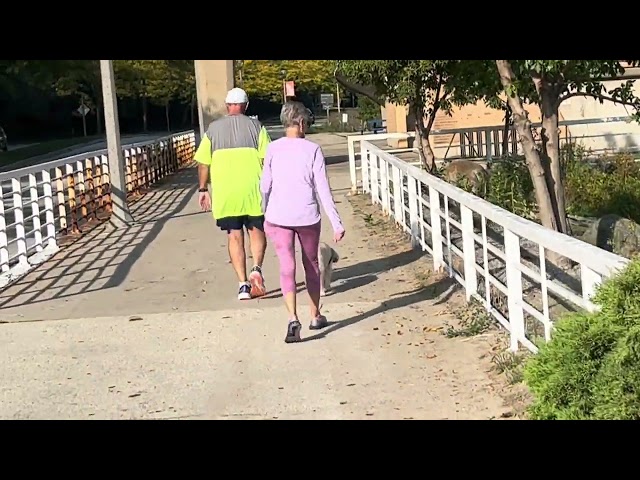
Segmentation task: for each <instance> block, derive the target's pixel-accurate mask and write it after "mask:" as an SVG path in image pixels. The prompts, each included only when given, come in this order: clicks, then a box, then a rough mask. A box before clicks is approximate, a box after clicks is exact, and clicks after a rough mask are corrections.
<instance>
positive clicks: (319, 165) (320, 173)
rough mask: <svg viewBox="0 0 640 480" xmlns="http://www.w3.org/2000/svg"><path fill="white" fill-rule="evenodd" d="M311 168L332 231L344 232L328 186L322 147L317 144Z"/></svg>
mask: <svg viewBox="0 0 640 480" xmlns="http://www.w3.org/2000/svg"><path fill="white" fill-rule="evenodd" d="M312 168H313V183H314V185H315V188H316V192H318V196H319V197H320V203H322V208H324V211H325V213H326V214H327V216H328V217H329V221H330V222H331V226H332V227H333V231H334V232H335V233H338V232H344V227H343V226H342V220H341V219H340V214H339V213H338V210H337V209H336V203H335V202H334V200H333V195H332V193H331V187H330V186H329V177H328V175H327V164H326V161H325V159H324V154H323V153H322V148H320V146H318V149H317V150H316V153H315V157H314V159H313V167H312Z"/></svg>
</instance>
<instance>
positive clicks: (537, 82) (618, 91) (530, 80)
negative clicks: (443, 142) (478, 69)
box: [489, 60, 640, 108]
mask: <svg viewBox="0 0 640 480" xmlns="http://www.w3.org/2000/svg"><path fill="white" fill-rule="evenodd" d="M509 62H510V64H511V68H512V69H513V72H514V74H515V77H516V80H515V82H514V84H513V88H512V90H511V91H510V92H507V93H508V94H511V95H515V94H518V95H520V98H522V99H523V100H526V101H530V102H532V103H538V104H540V103H541V102H542V97H543V96H544V95H547V96H549V97H552V100H553V103H554V105H555V106H556V108H557V107H558V106H559V105H560V103H561V102H562V101H564V100H565V99H567V98H569V97H572V96H589V97H594V98H596V99H598V100H599V101H600V103H603V102H604V101H607V100H611V101H618V102H621V103H626V104H629V105H632V106H635V107H638V106H640V99H638V98H637V97H636V96H635V95H634V93H633V84H634V80H628V81H624V82H621V83H620V85H619V86H618V87H616V88H614V89H612V90H610V91H607V89H606V87H605V86H604V84H603V78H611V77H617V76H620V75H622V74H623V73H624V71H625V68H624V67H623V66H622V65H621V64H620V60H509ZM628 62H629V63H630V64H631V65H635V64H636V63H637V62H638V61H637V60H628ZM489 88H494V85H490V86H489Z"/></svg>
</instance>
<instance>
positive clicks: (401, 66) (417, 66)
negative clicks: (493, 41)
mask: <svg viewBox="0 0 640 480" xmlns="http://www.w3.org/2000/svg"><path fill="white" fill-rule="evenodd" d="M483 63H484V62H481V61H476V60H338V61H337V68H338V70H339V71H340V72H341V73H342V74H344V75H345V76H346V77H347V78H349V79H351V80H353V81H355V82H358V83H360V84H363V85H372V86H374V87H375V88H376V91H377V92H378V93H379V94H380V96H384V97H386V98H388V99H389V100H390V101H391V102H393V103H398V104H401V105H410V106H412V107H414V108H416V109H417V110H418V111H420V110H422V111H423V112H424V114H425V115H426V116H430V115H433V114H435V112H436V111H437V110H439V109H441V110H443V111H445V112H447V113H448V112H450V111H451V107H452V106H453V105H463V104H466V103H470V102H475V101H476V100H477V99H479V98H481V97H482V95H485V94H486V91H487V89H488V86H489V84H490V81H489V76H485V75H482V74H483V72H486V69H485V70H482V69H481V68H480V66H481V65H482V64H483ZM493 72H494V79H495V77H496V75H495V69H494V70H493ZM472 73H475V74H479V75H482V77H481V78H482V80H480V79H476V78H473V77H472V76H471V74H472ZM494 85H496V83H495V81H494ZM494 93H495V92H494Z"/></svg>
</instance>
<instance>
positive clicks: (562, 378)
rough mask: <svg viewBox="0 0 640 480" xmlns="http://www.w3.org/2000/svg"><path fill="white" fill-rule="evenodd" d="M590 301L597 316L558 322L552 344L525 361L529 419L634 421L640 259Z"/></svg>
mask: <svg viewBox="0 0 640 480" xmlns="http://www.w3.org/2000/svg"><path fill="white" fill-rule="evenodd" d="M593 301H594V303H595V304H597V305H599V306H600V311H598V312H596V313H574V314H570V315H568V316H566V317H565V318H563V319H561V320H560V321H558V322H557V323H556V326H555V329H554V332H553V339H552V341H551V342H549V343H547V344H544V345H541V346H540V352H539V353H538V355H535V356H533V357H531V359H530V360H529V361H528V362H527V364H526V366H525V370H524V379H525V382H526V384H527V385H528V386H529V388H530V390H531V392H532V393H533V394H534V397H535V400H534V403H533V404H532V406H531V409H530V412H529V414H530V417H531V418H533V419H541V420H556V419H557V420H581V419H593V420H598V419H608V420H638V419H640V260H638V259H636V260H634V261H632V262H631V263H630V265H629V266H627V267H626V268H625V269H624V270H623V271H622V272H620V274H618V275H617V276H615V277H614V278H612V279H609V280H607V281H605V282H604V283H603V284H602V285H601V286H600V287H599V288H598V290H597V293H596V295H595V297H594V299H593Z"/></svg>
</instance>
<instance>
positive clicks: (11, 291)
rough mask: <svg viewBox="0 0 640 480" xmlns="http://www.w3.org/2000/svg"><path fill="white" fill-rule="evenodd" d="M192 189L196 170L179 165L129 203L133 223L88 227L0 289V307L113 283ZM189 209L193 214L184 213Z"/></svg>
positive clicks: (184, 204) (183, 203)
mask: <svg viewBox="0 0 640 480" xmlns="http://www.w3.org/2000/svg"><path fill="white" fill-rule="evenodd" d="M196 190H197V171H196V169H195V168H189V167H187V168H184V169H182V170H179V171H177V172H176V173H174V174H173V175H171V176H168V177H166V178H165V179H163V180H161V181H160V182H158V183H157V184H156V185H154V186H153V187H151V189H150V191H149V192H148V193H147V194H145V195H144V196H143V197H142V198H140V199H139V200H137V201H136V202H135V203H133V204H131V205H130V209H131V213H132V216H133V218H134V220H135V221H136V222H135V224H133V225H131V226H128V227H125V228H119V229H115V228H113V227H112V226H111V225H110V224H108V223H107V224H104V225H103V226H99V227H97V228H94V229H92V230H90V231H89V232H88V233H86V234H85V235H83V236H82V237H80V238H79V239H78V240H76V241H75V242H73V243H72V244H70V245H69V246H68V247H67V248H65V249H63V250H62V251H60V252H59V253H58V254H56V255H55V256H54V257H52V258H51V259H49V260H48V261H46V262H44V263H43V264H41V265H39V266H38V267H36V268H35V269H34V270H32V271H31V272H30V273H29V274H27V275H26V276H25V277H23V278H22V279H20V280H18V281H17V282H15V283H14V284H12V285H10V286H9V287H7V288H6V289H5V290H4V291H2V292H0V308H12V307H19V306H22V305H30V304H36V303H44V302H47V301H50V300H58V299H65V298H69V297H73V296H76V295H82V294H86V293H90V292H95V291H100V290H106V289H110V288H114V287H117V286H119V285H121V284H122V283H123V281H124V280H125V279H126V278H127V276H128V274H129V272H130V271H131V268H132V267H133V265H135V263H136V262H137V261H138V260H139V259H140V257H141V256H142V254H143V253H144V252H145V250H146V249H147V248H148V247H149V245H151V243H152V242H153V241H154V240H155V239H156V238H157V237H158V235H159V234H160V232H161V231H162V229H163V228H164V226H165V224H166V223H167V222H168V221H169V220H171V219H174V218H179V217H182V216H185V215H182V214H181V213H182V212H183V211H184V210H185V208H186V207H187V205H188V204H189V202H190V201H191V200H192V198H193V195H194V194H195V192H196ZM187 215H192V214H187Z"/></svg>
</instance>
